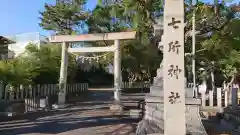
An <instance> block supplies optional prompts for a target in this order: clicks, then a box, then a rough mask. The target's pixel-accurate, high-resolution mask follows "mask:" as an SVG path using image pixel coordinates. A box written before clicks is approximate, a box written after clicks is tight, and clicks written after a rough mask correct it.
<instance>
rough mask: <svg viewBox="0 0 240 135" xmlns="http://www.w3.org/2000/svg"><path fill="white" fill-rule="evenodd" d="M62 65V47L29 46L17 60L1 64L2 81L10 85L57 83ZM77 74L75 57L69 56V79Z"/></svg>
mask: <svg viewBox="0 0 240 135" xmlns="http://www.w3.org/2000/svg"><path fill="white" fill-rule="evenodd" d="M60 64H61V46H60V45H52V44H46V45H42V46H41V47H40V48H39V47H38V46H37V45H35V44H29V45H28V46H27V47H26V51H25V52H24V53H23V54H21V55H20V56H18V57H17V58H15V59H13V60H7V61H1V62H0V80H1V81H4V82H7V83H8V84H31V83H37V84H44V83H57V82H58V79H59V71H60ZM75 72H76V61H75V57H74V56H73V55H71V54H69V66H68V74H69V77H70V78H72V77H71V75H75V74H74V73H75ZM69 81H71V80H69Z"/></svg>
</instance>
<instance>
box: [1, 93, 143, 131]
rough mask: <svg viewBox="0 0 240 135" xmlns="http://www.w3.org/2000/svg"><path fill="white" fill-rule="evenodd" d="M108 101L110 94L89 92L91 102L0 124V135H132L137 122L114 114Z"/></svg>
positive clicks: (110, 97)
mask: <svg viewBox="0 0 240 135" xmlns="http://www.w3.org/2000/svg"><path fill="white" fill-rule="evenodd" d="M111 100H112V91H111V92H110V91H92V93H91V100H89V101H85V102H80V103H78V104H75V105H74V106H72V107H70V108H67V109H62V110H60V111H57V112H49V113H45V114H44V115H35V116H29V117H26V118H24V119H21V120H15V121H6V122H0V135H43V134H44V135H56V134H57V135H134V132H135V127H136V123H137V122H138V120H136V119H132V118H129V117H126V116H119V115H115V114H113V112H111V111H110V110H109V109H108V105H109V104H108V103H109V102H110V101H111ZM103 101H104V102H103Z"/></svg>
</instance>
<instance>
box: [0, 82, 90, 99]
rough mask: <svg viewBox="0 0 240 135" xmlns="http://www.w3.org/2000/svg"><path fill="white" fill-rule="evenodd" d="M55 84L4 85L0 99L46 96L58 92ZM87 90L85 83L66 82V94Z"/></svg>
mask: <svg viewBox="0 0 240 135" xmlns="http://www.w3.org/2000/svg"><path fill="white" fill-rule="evenodd" d="M58 90H59V89H58V85H57V84H43V85H29V86H22V85H17V86H14V87H11V86H10V87H8V86H6V87H5V88H4V89H2V90H1V94H0V95H1V99H4V100H22V99H26V98H36V97H46V96H51V95H57V94H58ZM87 90H88V84H87V83H78V84H67V90H66V92H67V93H66V94H71V93H80V92H84V91H87Z"/></svg>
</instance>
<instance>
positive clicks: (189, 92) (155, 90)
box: [150, 85, 194, 98]
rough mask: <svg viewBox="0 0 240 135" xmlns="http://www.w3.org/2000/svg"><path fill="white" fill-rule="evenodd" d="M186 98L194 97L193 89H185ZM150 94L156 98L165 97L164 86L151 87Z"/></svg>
mask: <svg viewBox="0 0 240 135" xmlns="http://www.w3.org/2000/svg"><path fill="white" fill-rule="evenodd" d="M185 90H186V92H185V96H186V97H191V98H192V97H193V93H194V92H193V89H192V88H185ZM150 94H151V95H154V96H163V85H162V86H151V87H150Z"/></svg>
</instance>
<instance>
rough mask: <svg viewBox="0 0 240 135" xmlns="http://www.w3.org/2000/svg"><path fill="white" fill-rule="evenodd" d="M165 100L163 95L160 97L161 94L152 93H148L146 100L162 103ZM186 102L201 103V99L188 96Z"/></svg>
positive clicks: (190, 103) (188, 103)
mask: <svg viewBox="0 0 240 135" xmlns="http://www.w3.org/2000/svg"><path fill="white" fill-rule="evenodd" d="M163 100H164V99H163V97H159V96H155V95H151V94H146V96H145V102H150V103H162V104H163ZM185 104H186V105H200V104H201V99H198V98H190V97H186V98H185Z"/></svg>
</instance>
